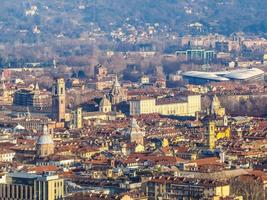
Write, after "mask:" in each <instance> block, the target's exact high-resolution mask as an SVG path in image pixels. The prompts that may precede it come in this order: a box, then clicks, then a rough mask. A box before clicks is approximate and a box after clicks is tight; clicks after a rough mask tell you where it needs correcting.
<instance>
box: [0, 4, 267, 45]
mask: <svg viewBox="0 0 267 200" xmlns="http://www.w3.org/2000/svg"><path fill="white" fill-rule="evenodd" d="M266 16H267V1H266V0H53V1H51V0H28V1H21V0H11V1H10V0H2V1H1V7H0V41H2V42H7V41H10V42H12V41H13V40H14V38H24V37H25V35H26V38H28V39H31V38H36V37H32V35H34V34H35V35H36V33H38V29H40V30H41V31H42V35H41V36H40V39H41V40H42V39H44V40H45V39H47V38H51V37H54V36H55V35H60V34H64V35H66V36H68V37H78V36H79V35H80V34H81V33H82V32H84V31H88V30H89V29H90V28H91V26H92V23H94V24H95V25H97V26H99V27H101V28H102V29H103V30H105V31H107V32H109V31H111V30H113V29H115V28H118V27H121V26H123V24H125V22H127V23H130V24H133V25H137V26H142V24H144V23H159V24H161V25H164V26H165V25H166V26H167V27H169V28H170V29H171V30H174V31H177V32H179V33H188V32H189V31H191V30H190V29H189V27H190V26H189V25H190V24H195V23H198V24H201V25H203V32H214V33H215V32H216V33H222V34H230V33H233V32H239V31H245V32H247V33H253V34H261V35H265V36H266V32H267V18H266Z"/></svg>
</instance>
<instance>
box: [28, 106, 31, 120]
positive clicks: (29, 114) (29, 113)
mask: <svg viewBox="0 0 267 200" xmlns="http://www.w3.org/2000/svg"><path fill="white" fill-rule="evenodd" d="M27 119H31V112H30V109H29V107H27Z"/></svg>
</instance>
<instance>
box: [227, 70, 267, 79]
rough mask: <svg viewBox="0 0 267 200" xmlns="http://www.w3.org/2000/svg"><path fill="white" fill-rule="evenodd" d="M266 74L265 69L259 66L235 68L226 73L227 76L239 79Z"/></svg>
mask: <svg viewBox="0 0 267 200" xmlns="http://www.w3.org/2000/svg"><path fill="white" fill-rule="evenodd" d="M262 74H264V71H262V70H261V69H258V68H251V69H239V70H234V71H232V72H230V73H227V74H225V77H227V78H230V79H239V80H245V79H249V78H251V77H254V76H259V75H262Z"/></svg>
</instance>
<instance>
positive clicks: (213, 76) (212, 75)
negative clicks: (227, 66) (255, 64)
mask: <svg viewBox="0 0 267 200" xmlns="http://www.w3.org/2000/svg"><path fill="white" fill-rule="evenodd" d="M263 74H264V71H263V70H261V69H258V68H250V69H238V70H233V71H220V72H201V71H188V72H185V73H183V76H187V77H192V78H202V79H209V80H214V81H229V80H230V79H235V80H246V79H249V78H252V77H254V76H259V75H263Z"/></svg>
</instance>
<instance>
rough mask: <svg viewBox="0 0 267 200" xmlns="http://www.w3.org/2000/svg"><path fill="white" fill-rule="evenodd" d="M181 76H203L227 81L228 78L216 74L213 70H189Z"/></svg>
mask: <svg viewBox="0 0 267 200" xmlns="http://www.w3.org/2000/svg"><path fill="white" fill-rule="evenodd" d="M183 76H188V77H192V78H194V77H195V78H203V79H209V80H215V81H229V79H228V78H225V77H222V76H218V75H217V74H215V73H213V72H199V71H189V72H185V73H183Z"/></svg>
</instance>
